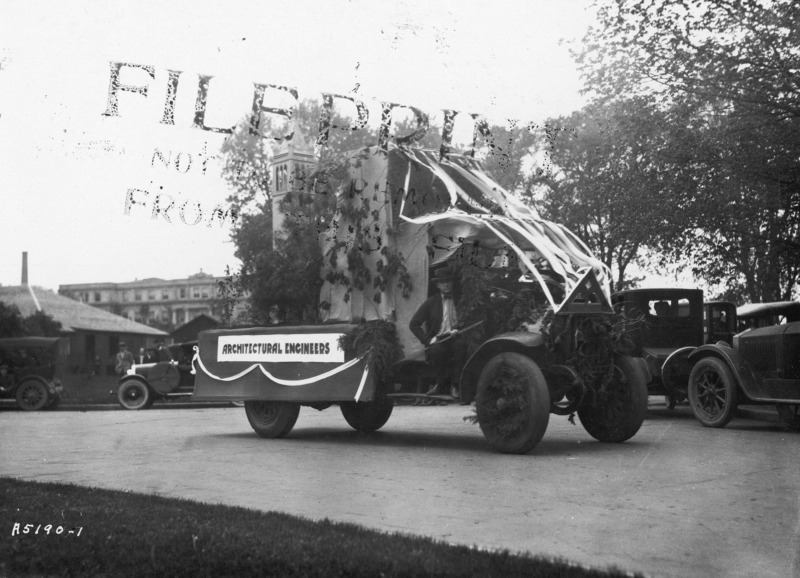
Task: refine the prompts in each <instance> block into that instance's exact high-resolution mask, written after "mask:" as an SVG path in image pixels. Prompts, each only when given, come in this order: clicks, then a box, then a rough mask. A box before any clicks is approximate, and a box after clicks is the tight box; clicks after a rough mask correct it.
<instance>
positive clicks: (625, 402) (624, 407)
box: [578, 355, 647, 443]
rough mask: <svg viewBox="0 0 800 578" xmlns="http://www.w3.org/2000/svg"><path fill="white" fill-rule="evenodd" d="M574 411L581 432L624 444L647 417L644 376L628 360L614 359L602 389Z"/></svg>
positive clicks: (595, 437) (639, 368) (645, 381)
mask: <svg viewBox="0 0 800 578" xmlns="http://www.w3.org/2000/svg"><path fill="white" fill-rule="evenodd" d="M586 400H587V401H586V402H585V403H583V404H581V407H579V408H578V417H579V418H580V420H581V424H582V425H583V429H585V430H586V431H587V432H588V433H589V435H590V436H592V437H593V438H594V439H596V440H598V441H601V442H608V443H619V442H624V441H625V440H628V439H630V438H632V437H633V436H635V435H636V432H638V431H639V428H640V427H642V423H643V422H644V418H645V416H646V415H647V376H646V375H645V372H644V369H642V366H641V365H640V364H638V363H636V362H635V361H634V359H633V358H632V357H629V356H627V355H626V356H621V357H618V358H616V359H615V360H614V375H613V377H612V379H611V381H610V382H609V383H608V384H607V385H606V387H605V389H603V390H601V391H599V392H595V393H594V394H593V395H591V396H590V395H587V396H586Z"/></svg>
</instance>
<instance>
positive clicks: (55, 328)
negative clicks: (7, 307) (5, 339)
mask: <svg viewBox="0 0 800 578" xmlns="http://www.w3.org/2000/svg"><path fill="white" fill-rule="evenodd" d="M23 326H24V331H25V335H34V336H41V337H58V336H60V335H61V329H62V326H61V322H60V321H57V320H55V319H54V318H53V317H52V316H50V315H48V314H47V313H45V312H44V311H34V312H33V313H31V314H30V315H28V316H27V317H26V318H25V319H24V321H23Z"/></svg>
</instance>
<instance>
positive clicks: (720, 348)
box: [689, 341, 758, 400]
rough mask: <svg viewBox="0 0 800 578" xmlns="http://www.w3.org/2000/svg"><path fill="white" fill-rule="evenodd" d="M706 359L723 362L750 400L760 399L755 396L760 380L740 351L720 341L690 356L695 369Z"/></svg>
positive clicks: (699, 349)
mask: <svg viewBox="0 0 800 578" xmlns="http://www.w3.org/2000/svg"><path fill="white" fill-rule="evenodd" d="M704 357H716V358H717V359H720V360H721V361H723V362H724V363H725V364H726V365H727V366H728V369H730V370H731V373H732V374H733V378H734V379H735V380H736V384H737V385H738V386H739V389H741V390H742V392H744V394H745V395H746V396H747V397H748V398H750V399H754V400H757V399H758V396H757V395H755V394H754V392H755V391H756V390H757V384H758V379H757V378H756V376H755V374H754V373H753V370H752V369H751V368H750V366H749V365H748V364H747V363H746V362H745V360H744V359H742V356H741V355H740V354H739V352H738V351H736V350H735V349H733V348H732V347H730V346H728V344H727V343H725V342H724V341H718V342H717V343H715V344H713V345H712V344H708V345H701V346H700V347H698V348H697V349H695V350H694V351H693V352H692V353H690V354H689V363H690V364H691V365H692V367H694V366H695V365H696V364H697V362H698V361H700V360H701V359H703V358H704Z"/></svg>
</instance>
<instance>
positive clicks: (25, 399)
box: [16, 379, 50, 411]
mask: <svg viewBox="0 0 800 578" xmlns="http://www.w3.org/2000/svg"><path fill="white" fill-rule="evenodd" d="M16 398H17V405H18V406H19V407H20V409H23V410H25V411H38V410H40V409H42V408H43V407H45V406H46V405H47V403H48V402H49V401H50V399H49V394H48V393H47V387H46V386H45V385H44V384H43V383H41V382H39V381H36V380H33V379H30V380H28V381H23V382H22V383H20V384H19V387H17V393H16Z"/></svg>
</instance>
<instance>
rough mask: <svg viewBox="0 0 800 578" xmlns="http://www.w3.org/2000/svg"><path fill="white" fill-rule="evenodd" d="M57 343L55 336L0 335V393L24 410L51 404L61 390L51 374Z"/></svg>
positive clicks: (53, 367) (55, 401)
mask: <svg viewBox="0 0 800 578" xmlns="http://www.w3.org/2000/svg"><path fill="white" fill-rule="evenodd" d="M58 344H59V338H58V337H13V338H4V339H0V397H3V398H7V399H14V400H15V401H16V403H17V406H18V407H19V408H20V409H23V410H26V411H37V410H40V409H45V408H48V407H50V408H52V407H55V406H56V404H58V402H59V400H60V399H61V395H62V394H63V392H64V390H63V388H62V386H61V381H60V380H58V379H56V378H55V360H56V356H57V354H58Z"/></svg>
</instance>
